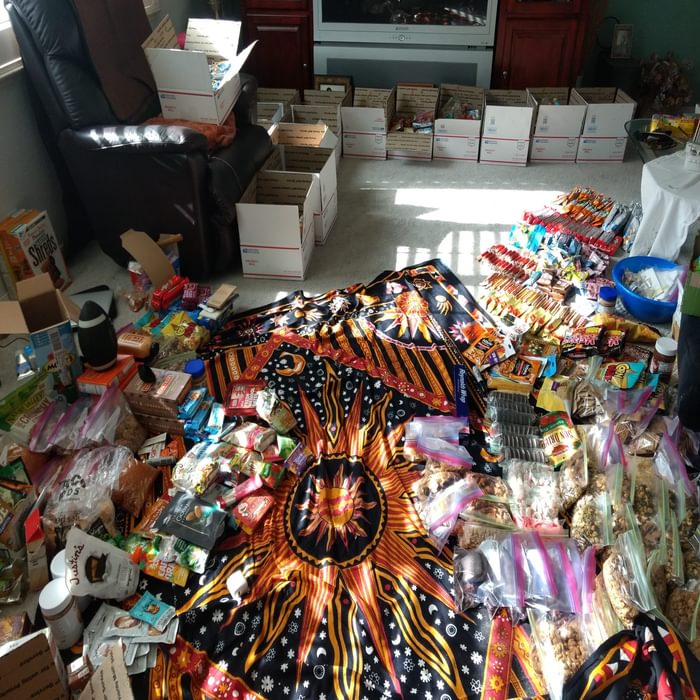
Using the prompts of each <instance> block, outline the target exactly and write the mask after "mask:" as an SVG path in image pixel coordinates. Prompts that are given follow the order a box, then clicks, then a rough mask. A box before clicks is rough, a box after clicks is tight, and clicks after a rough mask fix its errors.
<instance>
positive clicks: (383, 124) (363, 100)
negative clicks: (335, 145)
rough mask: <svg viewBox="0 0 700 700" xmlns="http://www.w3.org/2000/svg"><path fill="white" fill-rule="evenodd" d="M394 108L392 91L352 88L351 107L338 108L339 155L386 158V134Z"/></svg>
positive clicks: (394, 91)
mask: <svg viewBox="0 0 700 700" xmlns="http://www.w3.org/2000/svg"><path fill="white" fill-rule="evenodd" d="M395 111H396V90H395V89H394V88H392V89H390V90H385V89H378V88H355V94H354V97H353V102H352V107H342V108H341V117H342V120H343V155H344V156H345V157H346V158H374V159H377V160H385V159H386V135H387V133H388V131H389V126H390V125H391V121H392V119H393V118H394V112H395Z"/></svg>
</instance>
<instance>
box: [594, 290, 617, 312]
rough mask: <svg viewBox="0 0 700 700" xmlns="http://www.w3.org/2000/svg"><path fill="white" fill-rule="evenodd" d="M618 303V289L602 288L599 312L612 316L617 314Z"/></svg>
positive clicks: (599, 298)
mask: <svg viewBox="0 0 700 700" xmlns="http://www.w3.org/2000/svg"><path fill="white" fill-rule="evenodd" d="M616 303H617V289H615V287H601V288H600V289H599V290H598V311H600V312H601V313H606V314H611V313H614V312H615V304H616Z"/></svg>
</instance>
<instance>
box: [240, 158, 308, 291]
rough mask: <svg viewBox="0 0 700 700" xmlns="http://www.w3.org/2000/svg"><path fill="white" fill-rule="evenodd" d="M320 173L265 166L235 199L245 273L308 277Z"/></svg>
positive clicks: (274, 276) (245, 274)
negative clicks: (298, 171) (282, 170)
mask: <svg viewBox="0 0 700 700" xmlns="http://www.w3.org/2000/svg"><path fill="white" fill-rule="evenodd" d="M318 198H320V193H319V184H318V180H317V178H315V177H314V176H313V175H311V174H306V173H289V172H270V171H261V172H259V173H258V174H257V175H256V176H255V177H254V178H253V180H252V181H251V183H250V185H249V186H248V188H247V189H246V191H245V192H244V193H243V196H242V197H241V200H240V201H239V202H238V203H237V204H236V216H237V218H238V227H239V236H240V240H241V261H242V266H243V275H244V276H245V277H261V278H272V279H298V280H303V279H304V278H305V275H306V272H307V269H308V266H309V262H310V260H311V254H312V253H313V248H314V211H313V206H314V202H316V201H317V200H318Z"/></svg>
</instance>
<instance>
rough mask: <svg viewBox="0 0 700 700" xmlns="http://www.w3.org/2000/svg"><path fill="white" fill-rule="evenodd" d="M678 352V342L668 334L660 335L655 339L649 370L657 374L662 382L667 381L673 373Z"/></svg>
mask: <svg viewBox="0 0 700 700" xmlns="http://www.w3.org/2000/svg"><path fill="white" fill-rule="evenodd" d="M677 354H678V343H677V342H676V341H675V340H674V339H673V338H669V337H668V336H662V337H661V338H659V339H658V340H657V341H656V345H655V346H654V354H653V355H652V356H651V362H650V363H649V371H650V372H651V373H652V374H658V375H659V379H660V380H661V381H662V382H668V380H669V379H670V378H671V374H672V373H673V365H674V364H675V362H676V355H677Z"/></svg>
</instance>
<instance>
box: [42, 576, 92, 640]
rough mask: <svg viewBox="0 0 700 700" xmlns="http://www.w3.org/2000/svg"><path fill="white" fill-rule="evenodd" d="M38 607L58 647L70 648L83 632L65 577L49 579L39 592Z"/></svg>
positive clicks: (80, 618) (78, 611) (75, 604)
mask: <svg viewBox="0 0 700 700" xmlns="http://www.w3.org/2000/svg"><path fill="white" fill-rule="evenodd" d="M39 607H40V608H41V614H42V615H43V616H44V620H45V621H46V625H47V626H48V628H49V629H50V630H51V634H52V635H53V638H54V639H55V640H56V646H57V647H58V648H59V649H70V647H72V646H73V645H74V644H75V643H76V642H77V641H78V640H79V639H80V637H81V636H82V634H83V618H82V617H81V616H80V610H78V605H77V603H76V601H75V598H73V596H72V595H71V594H70V591H69V590H68V587H67V586H66V582H65V579H60V578H55V579H53V581H49V582H48V583H47V584H46V585H45V586H44V587H43V588H42V589H41V593H40V594H39Z"/></svg>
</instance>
